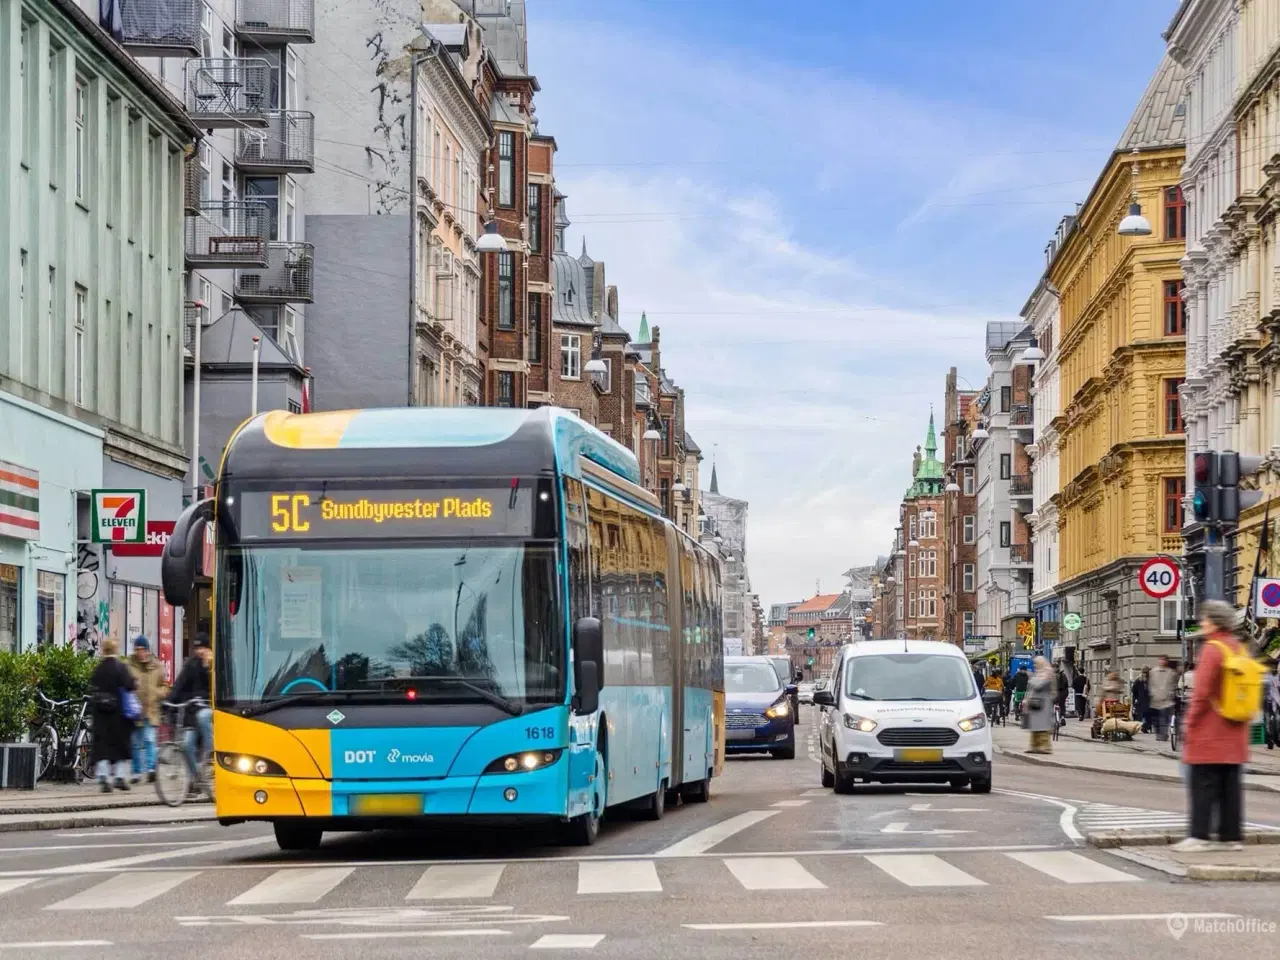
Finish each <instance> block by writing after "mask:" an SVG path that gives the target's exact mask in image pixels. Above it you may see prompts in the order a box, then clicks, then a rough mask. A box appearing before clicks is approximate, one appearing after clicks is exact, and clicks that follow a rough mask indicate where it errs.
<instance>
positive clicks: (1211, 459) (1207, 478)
mask: <svg viewBox="0 0 1280 960" xmlns="http://www.w3.org/2000/svg"><path fill="white" fill-rule="evenodd" d="M1218 473H1219V470H1218V455H1217V454H1216V453H1214V452H1213V451H1211V450H1206V451H1204V452H1203V453H1197V454H1196V455H1195V461H1194V474H1195V493H1194V494H1193V495H1192V498H1191V512H1192V515H1193V516H1194V517H1195V518H1196V520H1197V522H1199V523H1214V522H1216V521H1217V519H1218Z"/></svg>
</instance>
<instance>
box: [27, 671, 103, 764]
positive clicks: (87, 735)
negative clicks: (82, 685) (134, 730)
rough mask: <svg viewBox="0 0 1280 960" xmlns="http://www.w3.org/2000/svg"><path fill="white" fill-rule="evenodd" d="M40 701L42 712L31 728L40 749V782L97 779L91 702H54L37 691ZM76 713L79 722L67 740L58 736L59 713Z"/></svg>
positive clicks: (83, 698)
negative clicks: (91, 755) (95, 776)
mask: <svg viewBox="0 0 1280 960" xmlns="http://www.w3.org/2000/svg"><path fill="white" fill-rule="evenodd" d="M36 697H37V698H39V700H40V705H39V712H38V713H37V714H36V719H35V722H34V723H33V724H32V725H31V734H30V738H31V742H32V743H36V744H39V745H40V760H39V767H38V769H37V771H36V777H37V779H40V780H43V779H45V778H46V777H50V776H59V775H61V776H62V777H63V778H65V779H68V780H74V781H75V782H76V783H83V782H85V781H86V780H92V779H93V763H92V761H91V759H90V754H91V752H92V740H93V737H92V719H91V714H90V713H89V698H88V697H75V698H72V699H69V700H52V699H50V698H49V697H47V696H45V694H44V692H43V691H41V690H37V691H36ZM67 707H71V708H73V709H74V716H75V722H74V723H73V724H72V725H71V731H70V732H69V733H68V734H66V735H65V736H64V735H62V734H60V733H58V718H59V711H61V710H63V709H64V708H67Z"/></svg>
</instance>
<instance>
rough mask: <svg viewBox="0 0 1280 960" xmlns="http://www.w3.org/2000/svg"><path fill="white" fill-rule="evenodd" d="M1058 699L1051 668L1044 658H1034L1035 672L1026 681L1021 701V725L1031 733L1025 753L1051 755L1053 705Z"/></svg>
mask: <svg viewBox="0 0 1280 960" xmlns="http://www.w3.org/2000/svg"><path fill="white" fill-rule="evenodd" d="M1057 699H1058V690H1057V683H1056V681H1055V679H1054V675H1053V668H1052V667H1051V666H1049V661H1048V660H1046V659H1045V658H1044V657H1036V659H1035V672H1034V673H1033V674H1031V675H1030V676H1029V677H1028V679H1027V695H1026V700H1025V701H1023V709H1022V716H1023V724H1024V725H1025V726H1026V728H1027V729H1028V730H1030V731H1031V746H1030V747H1029V748H1028V749H1027V753H1052V752H1053V740H1052V739H1051V737H1050V734H1051V733H1052V732H1053V704H1054V702H1055V701H1056V700H1057Z"/></svg>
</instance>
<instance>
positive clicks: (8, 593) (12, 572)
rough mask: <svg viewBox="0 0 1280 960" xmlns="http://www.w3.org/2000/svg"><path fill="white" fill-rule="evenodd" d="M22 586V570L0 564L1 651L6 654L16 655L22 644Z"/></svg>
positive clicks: (9, 564) (7, 564)
mask: <svg viewBox="0 0 1280 960" xmlns="http://www.w3.org/2000/svg"><path fill="white" fill-rule="evenodd" d="M21 586H22V568H21V567H19V566H17V565H16V564H11V563H0V650H2V651H4V652H5V653H16V652H17V651H18V646H19V643H20V636H21V635H20V634H19V632H18V627H19V625H20V624H21V622H22V621H21V618H20V617H19V614H20V613H21V610H22V603H21V597H22V590H21Z"/></svg>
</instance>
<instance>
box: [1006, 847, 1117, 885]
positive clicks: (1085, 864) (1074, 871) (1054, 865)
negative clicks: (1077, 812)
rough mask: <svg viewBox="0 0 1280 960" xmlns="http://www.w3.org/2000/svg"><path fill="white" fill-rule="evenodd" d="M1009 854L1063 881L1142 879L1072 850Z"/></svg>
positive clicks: (1094, 881)
mask: <svg viewBox="0 0 1280 960" xmlns="http://www.w3.org/2000/svg"><path fill="white" fill-rule="evenodd" d="M1009 857H1010V858H1011V859H1013V860H1017V861H1018V862H1019V863H1023V864H1026V865H1027V866H1028V867H1031V868H1033V869H1035V870H1039V871H1040V872H1041V873H1045V874H1048V875H1049V876H1051V877H1053V878H1054V879H1055V880H1061V881H1062V882H1063V883H1133V882H1138V881H1140V880H1141V878H1140V877H1135V876H1134V875H1133V874H1131V873H1125V872H1124V871H1123V870H1116V869H1115V868H1113V867H1108V866H1107V865H1106V864H1104V863H1099V862H1098V861H1096V860H1090V859H1089V858H1088V857H1082V856H1080V854H1078V853H1073V852H1071V851H1070V850H1031V851H1027V852H1025V853H1011V854H1009Z"/></svg>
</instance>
